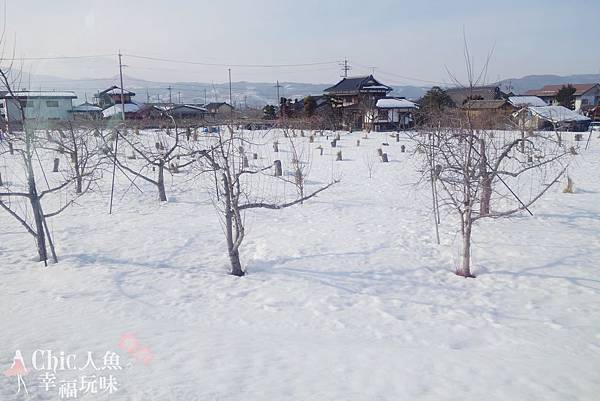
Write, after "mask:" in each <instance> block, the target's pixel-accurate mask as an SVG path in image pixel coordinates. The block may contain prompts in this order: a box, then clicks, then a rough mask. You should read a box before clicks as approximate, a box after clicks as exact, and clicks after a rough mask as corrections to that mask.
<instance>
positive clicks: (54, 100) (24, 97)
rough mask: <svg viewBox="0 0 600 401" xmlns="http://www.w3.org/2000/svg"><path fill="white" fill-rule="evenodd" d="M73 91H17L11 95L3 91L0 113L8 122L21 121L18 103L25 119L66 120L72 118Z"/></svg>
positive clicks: (39, 120) (40, 120)
mask: <svg viewBox="0 0 600 401" xmlns="http://www.w3.org/2000/svg"><path fill="white" fill-rule="evenodd" d="M76 98H77V95H75V93H74V92H49V91H17V92H14V93H13V95H11V94H10V93H7V92H3V93H2V95H1V96H0V99H1V103H0V115H1V116H2V119H3V120H4V121H6V122H8V123H22V122H23V118H22V114H21V110H20V109H19V104H21V106H22V107H23V111H24V112H25V119H26V120H31V121H36V122H48V121H68V120H72V119H73V113H72V112H71V111H72V110H73V99H76Z"/></svg>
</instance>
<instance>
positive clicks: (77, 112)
mask: <svg viewBox="0 0 600 401" xmlns="http://www.w3.org/2000/svg"><path fill="white" fill-rule="evenodd" d="M71 113H73V119H75V120H99V119H101V118H102V108H100V106H96V105H94V104H91V103H88V102H84V103H82V104H80V105H79V106H75V107H73V109H72V110H71Z"/></svg>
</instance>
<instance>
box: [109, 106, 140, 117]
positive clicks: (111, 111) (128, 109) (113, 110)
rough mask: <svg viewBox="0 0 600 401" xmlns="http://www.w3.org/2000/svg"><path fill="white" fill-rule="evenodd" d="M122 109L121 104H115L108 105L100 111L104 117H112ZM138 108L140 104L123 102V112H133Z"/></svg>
mask: <svg viewBox="0 0 600 401" xmlns="http://www.w3.org/2000/svg"><path fill="white" fill-rule="evenodd" d="M122 110H123V105H122V104H120V103H119V104H115V105H113V106H110V107H108V108H106V109H104V110H103V111H102V116H103V117H104V118H107V117H112V116H115V115H118V114H121V112H122ZM139 110H140V106H139V105H138V104H136V103H125V113H135V112H136V111H139Z"/></svg>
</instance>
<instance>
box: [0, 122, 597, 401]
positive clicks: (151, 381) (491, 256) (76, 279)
mask: <svg viewBox="0 0 600 401" xmlns="http://www.w3.org/2000/svg"><path fill="white" fill-rule="evenodd" d="M142 134H143V135H148V136H149V137H153V131H144V132H143V133H142ZM327 134H328V135H332V133H327ZM340 134H341V140H340V141H338V144H337V146H338V147H337V148H330V147H329V146H328V144H329V140H327V139H326V138H325V137H321V136H316V139H315V143H314V144H313V146H314V147H316V146H318V145H319V144H320V145H323V148H324V155H323V156H319V154H318V152H313V167H312V169H311V175H310V176H309V178H308V181H307V185H308V187H310V188H315V187H317V186H318V185H320V184H322V183H325V182H328V181H330V180H331V178H332V177H341V182H340V183H339V184H337V185H336V186H334V187H333V188H332V189H330V190H329V191H326V192H324V193H323V194H321V195H320V196H318V197H317V198H316V199H314V200H310V201H308V202H306V203H305V204H304V205H301V206H295V207H292V208H290V209H287V210H282V211H257V212H253V213H249V214H248V215H247V222H248V232H247V239H246V240H245V242H244V244H243V246H242V252H241V253H242V262H243V264H244V265H245V266H246V267H247V269H248V275H247V276H246V277H244V278H235V277H232V276H229V275H227V274H226V271H227V263H228V261H227V256H226V254H225V249H226V248H225V242H224V237H223V235H222V231H221V226H220V224H219V220H218V218H217V216H216V214H215V212H214V210H213V207H212V204H211V202H210V200H209V198H208V197H207V195H206V194H205V193H204V192H203V191H201V190H200V188H201V185H199V184H198V183H196V182H195V181H192V180H190V177H189V176H188V175H186V174H179V175H175V176H173V177H170V176H169V178H168V182H169V187H168V188H167V191H168V196H169V198H170V201H169V202H168V203H165V204H158V203H157V202H156V190H155V188H154V187H152V185H151V184H148V183H146V182H144V181H142V180H137V181H136V185H138V186H140V189H141V190H142V191H143V193H139V192H137V191H136V190H135V188H133V187H131V184H130V182H129V181H128V180H127V179H126V178H125V177H123V176H122V175H120V174H119V175H118V176H117V185H116V195H115V205H114V212H113V214H112V215H108V214H107V209H108V200H109V196H110V193H109V188H110V174H109V173H106V174H105V175H104V177H103V179H102V181H101V182H100V183H99V188H98V189H97V190H96V191H95V192H94V193H92V194H88V195H86V197H85V198H84V199H81V200H79V201H78V203H77V205H76V206H74V207H72V208H70V209H68V210H67V211H66V212H65V213H64V214H62V215H60V216H58V217H56V218H53V219H52V220H51V224H50V229H51V231H52V233H53V235H54V238H55V240H56V243H57V245H58V253H59V258H60V259H61V261H60V263H59V264H58V265H52V266H50V267H49V268H43V267H42V266H40V265H39V264H38V263H36V262H34V261H33V260H32V257H33V254H34V252H33V251H34V248H33V244H32V240H31V238H30V237H28V236H27V234H25V233H24V232H23V229H22V227H21V226H20V225H19V224H18V223H16V222H15V221H13V220H11V219H10V218H9V216H8V215H7V214H6V213H0V227H1V228H0V230H1V231H0V274H2V277H3V280H2V281H0V316H2V330H1V331H0V366H4V367H6V368H8V367H9V366H10V363H11V362H12V357H13V355H14V354H15V350H17V349H20V350H21V352H22V353H23V355H24V357H25V360H26V363H27V362H28V360H27V358H28V356H29V355H31V352H32V351H33V350H35V349H38V348H40V349H52V350H64V351H68V352H74V353H78V355H85V352H86V351H87V350H92V351H94V352H96V351H98V352H100V351H102V352H103V351H104V350H108V349H112V350H115V351H118V352H119V353H120V354H121V356H122V360H123V362H124V363H123V364H124V365H126V363H127V362H128V361H129V362H131V361H132V358H131V357H130V356H129V355H128V354H127V353H126V352H125V351H123V350H122V349H120V348H118V343H119V339H120V338H121V337H122V336H123V334H124V333H135V335H136V336H137V338H138V339H139V341H140V343H141V344H143V345H144V346H147V347H148V348H150V349H151V350H152V353H153V354H154V360H153V361H152V362H151V363H149V364H148V365H144V364H140V363H137V362H135V361H134V362H133V363H131V365H130V366H129V365H128V366H127V367H126V368H125V369H124V370H123V371H119V372H116V373H115V374H116V376H117V379H118V380H119V383H120V388H119V390H118V392H117V393H115V394H113V395H112V396H108V395H107V396H106V397H102V396H98V397H92V396H90V397H82V398H81V399H84V400H88V399H89V400H96V399H98V400H118V401H121V400H126V401H137V400H161V401H162V400H166V401H179V400H181V401H196V400H221V401H222V400H294V401H295V400H326V401H333V400H357V401H358V400H432V401H433V400H464V401H471V400H472V401H480V400H489V401H494V400H498V401H500V400H502V401H505V400H523V401H528V400H546V401H552V400H555V401H558V400H561V401H562V400H582V401H592V400H596V399H597V396H598V394H599V393H600V382H599V381H598V366H600V342H599V341H600V337H599V336H600V335H599V334H598V333H600V303H599V302H598V299H599V298H598V297H599V295H600V280H599V279H598V277H599V276H600V265H599V264H598V260H599V258H600V235H599V233H600V220H599V219H598V216H599V215H600V202H598V193H599V192H600V181H599V180H598V173H599V171H600V157H599V156H600V146H599V145H600V144H599V142H598V140H597V139H596V138H593V139H592V143H591V145H590V150H589V151H583V149H580V152H579V153H580V155H579V156H578V157H577V159H576V162H575V163H574V165H573V166H572V167H571V168H570V169H569V175H570V176H571V177H572V178H573V179H574V181H575V187H576V193H575V194H563V193H562V192H561V189H562V186H563V185H564V184H561V186H559V187H556V188H553V189H552V190H550V193H549V194H548V196H547V197H546V198H544V199H543V200H541V201H540V203H538V204H536V206H535V207H534V208H533V210H532V211H533V213H534V216H533V217H529V216H527V215H525V214H523V215H522V216H519V217H517V218H515V219H513V220H510V221H509V220H491V221H482V224H480V225H477V226H476V229H475V234H474V235H475V236H474V242H475V244H474V249H473V252H474V265H475V273H476V274H477V275H478V278H476V279H462V278H459V277H457V276H455V275H454V274H453V273H452V270H453V269H454V267H455V265H456V263H457V261H458V259H457V255H458V248H459V245H460V238H459V237H460V235H457V225H456V216H454V215H452V214H451V213H450V212H449V211H448V210H445V209H444V213H443V215H442V225H441V236H442V244H441V245H440V246H438V245H436V244H435V242H434V238H435V237H434V232H433V220H432V215H431V213H430V205H431V197H430V188H429V187H428V186H427V182H425V183H419V179H420V177H421V176H420V173H419V172H418V171H417V170H418V168H419V166H420V164H419V162H418V161H417V157H418V155H419V153H413V151H414V150H415V148H414V144H413V143H412V142H411V141H409V140H408V139H407V138H406V137H405V136H402V140H401V142H399V143H397V142H395V140H394V139H393V138H390V137H389V136H388V135H387V134H384V133H371V134H368V137H369V139H363V136H364V133H362V132H354V133H352V134H346V133H344V132H340ZM564 137H565V138H566V139H565V141H570V140H571V139H569V138H572V137H570V134H568V133H565V135H564ZM330 138H331V136H330ZM357 139H360V140H361V145H360V147H356V146H355V142H356V140H357ZM303 140H305V141H307V140H308V139H307V138H303ZM382 142H388V143H389V146H383V148H384V150H385V152H387V153H388V155H389V158H390V163H386V164H384V163H379V162H378V163H376V164H375V168H374V173H373V178H372V179H369V178H368V172H367V169H366V167H365V164H364V160H365V156H366V155H368V154H371V155H373V154H375V155H376V149H377V148H380V147H382ZM270 143H271V140H268V141H267V144H268V145H269V148H268V149H270ZM401 145H405V146H406V147H407V152H406V153H401V152H400V146H401ZM119 146H120V148H121V149H123V148H122V147H124V146H125V145H124V144H120V145H119ZM569 146H570V145H569ZM340 149H341V150H342V151H343V155H344V161H342V162H334V161H333V160H334V158H335V153H336V152H337V151H338V150H340ZM123 152H125V150H123ZM274 156H277V157H278V158H281V159H282V161H283V164H284V168H286V169H287V168H288V167H289V159H290V158H291V154H290V152H289V147H288V146H287V142H286V140H284V138H282V137H280V153H279V154H277V155H273V154H269V155H267V156H264V157H274ZM6 157H9V156H6ZM14 157H15V158H17V156H14ZM41 157H42V164H43V165H51V161H52V158H54V155H53V154H51V153H46V152H43V151H41ZM261 157H263V156H261ZM5 160H9V161H10V160H11V159H6V158H4V159H0V171H2V176H3V179H4V180H5V181H7V180H8V181H13V182H16V181H19V180H20V179H19V176H18V174H20V173H21V172H20V170H17V169H11V167H10V165H9V164H7V163H5V162H4V161H5ZM130 162H132V163H133V162H135V161H130ZM137 162H139V163H141V161H140V160H139V159H138V160H137ZM140 166H141V164H140ZM332 168H333V171H332ZM53 177H54V178H53ZM55 177H56V175H49V179H55ZM279 191H280V192H279V193H278V194H279V196H283V195H285V194H288V195H290V194H292V193H294V188H292V187H290V186H287V187H283V188H279ZM58 201H59V200H57V202H58ZM47 209H48V210H51V209H52V208H50V207H48V208H47ZM60 373H61V372H58V373H57V376H60ZM24 378H25V380H26V381H27V383H28V385H29V387H30V392H35V396H32V397H31V399H35V400H38V399H40V400H56V399H58V397H57V396H54V397H52V398H51V397H49V396H48V397H43V396H42V395H39V389H35V387H34V383H35V379H36V378H35V376H34V375H27V376H25V377H24ZM15 392H16V381H15V379H14V378H13V377H5V376H0V399H2V400H7V401H8V400H15V399H16V400H26V399H30V398H26V397H24V396H23V395H22V394H20V395H17V396H16V395H15Z"/></svg>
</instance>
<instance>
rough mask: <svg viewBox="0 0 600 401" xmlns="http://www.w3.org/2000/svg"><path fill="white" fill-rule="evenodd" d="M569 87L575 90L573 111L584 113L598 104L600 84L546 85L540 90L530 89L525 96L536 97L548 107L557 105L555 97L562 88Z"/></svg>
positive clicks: (599, 102) (599, 100)
mask: <svg viewBox="0 0 600 401" xmlns="http://www.w3.org/2000/svg"><path fill="white" fill-rule="evenodd" d="M567 85H571V86H573V87H574V88H575V93H574V96H575V111H580V110H581V111H584V110H586V109H589V108H592V107H594V106H597V105H599V104H600V84H597V83H596V84H564V85H563V84H561V85H546V86H544V87H542V88H541V89H532V90H529V91H527V92H525V95H529V96H538V97H540V98H541V99H542V100H544V101H545V102H546V103H548V104H549V105H558V101H557V100H556V96H557V95H558V91H560V90H561V88H562V87H563V86H567Z"/></svg>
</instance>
